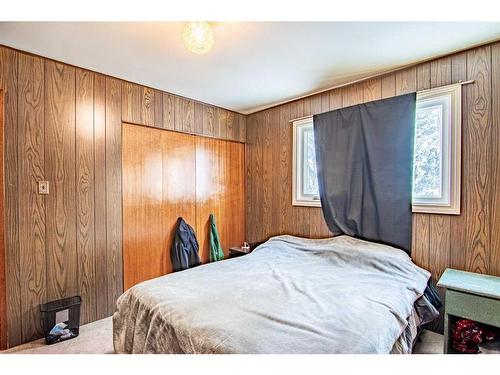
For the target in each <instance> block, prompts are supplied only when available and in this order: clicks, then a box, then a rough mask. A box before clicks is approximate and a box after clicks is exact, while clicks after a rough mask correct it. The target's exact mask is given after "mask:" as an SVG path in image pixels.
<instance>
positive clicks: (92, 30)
mask: <svg viewBox="0 0 500 375" xmlns="http://www.w3.org/2000/svg"><path fill="white" fill-rule="evenodd" d="M182 26H183V24H182V23H180V22H163V23H152V22H137V23H123V22H104V23H102V22H101V23H97V22H89V23H77V22H64V23H61V22H59V23H58V22H47V23H36V22H0V44H4V45H7V46H11V47H14V48H18V49H21V50H25V51H28V52H32V53H35V54H39V55H42V56H46V57H50V58H53V59H56V60H60V61H63V62H66V63H69V64H73V65H77V66H80V67H83V68H88V69H91V70H94V71H97V72H101V73H105V74H109V75H112V76H115V77H118V78H122V79H125V80H129V81H133V82H137V83H141V84H143V85H146V86H151V87H154V88H158V89H161V90H165V91H169V92H172V93H175V94H178V95H183V96H186V97H189V98H193V99H197V100H200V101H203V102H206V103H211V104H214V105H218V106H221V107H224V108H227V109H231V110H234V111H237V112H241V113H251V112H254V111H256V110H258V109H262V108H265V107H269V106H271V105H275V104H278V103H282V102H285V101H288V100H290V99H294V98H297V97H300V96H303V95H306V94H310V93H313V92H318V91H321V90H324V89H327V88H329V87H333V86H336V85H339V84H343V83H346V82H349V81H352V80H355V79H359V78H363V77H367V76H370V75H373V74H376V73H380V72H384V71H387V70H391V69H394V68H396V67H399V66H403V65H407V64H410V63H413V62H417V61H420V60H424V59H428V58H431V57H435V56H439V55H443V54H447V53H450V52H453V51H456V50H460V49H464V48H466V47H470V46H473V45H477V44H480V43H483V42H487V41H490V40H495V39H498V38H500V22H499V23H485V22H482V23H481V22H476V23H474V22H446V23H435V22H396V23H390V22H249V23H245V22H242V23H233V22H213V23H212V26H213V27H214V31H215V38H216V40H215V46H214V48H213V50H212V51H211V52H209V53H208V54H206V55H195V54H193V53H191V52H189V51H187V50H186V49H185V48H184V45H183V43H182V40H181V32H182Z"/></svg>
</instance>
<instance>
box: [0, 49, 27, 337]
mask: <svg viewBox="0 0 500 375" xmlns="http://www.w3.org/2000/svg"><path fill="white" fill-rule="evenodd" d="M18 56H19V53H18V52H16V51H14V50H11V49H9V48H5V47H0V89H3V90H4V124H3V125H4V127H3V130H4V155H5V158H4V166H3V173H4V183H5V185H4V189H5V190H4V197H5V201H4V204H5V206H4V210H5V212H4V220H5V223H4V225H5V226H4V228H5V250H6V254H5V262H6V264H5V265H6V275H5V277H6V282H7V296H6V297H7V299H6V300H7V330H8V335H7V341H8V343H7V344H8V346H15V345H18V344H20V343H22V332H21V325H20V324H19V322H20V321H21V284H20V268H21V267H20V259H19V258H20V248H19V222H18V215H19V210H18V202H19V199H17V196H18V193H19V192H18V150H17V147H18V141H17V138H18V119H17V113H18V105H17V102H18Z"/></svg>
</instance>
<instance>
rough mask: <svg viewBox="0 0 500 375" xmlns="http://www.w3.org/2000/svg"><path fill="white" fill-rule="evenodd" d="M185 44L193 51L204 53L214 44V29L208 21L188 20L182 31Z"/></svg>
mask: <svg viewBox="0 0 500 375" xmlns="http://www.w3.org/2000/svg"><path fill="white" fill-rule="evenodd" d="M182 39H184V45H185V46H186V48H187V49H188V50H190V51H191V52H193V53H197V54H203V53H207V52H208V51H210V50H211V49H212V46H213V45H214V42H215V38H214V31H213V29H212V26H210V24H209V23H208V22H188V23H186V25H185V26H184V30H183V31H182Z"/></svg>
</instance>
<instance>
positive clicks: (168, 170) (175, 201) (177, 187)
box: [161, 132, 201, 273]
mask: <svg viewBox="0 0 500 375" xmlns="http://www.w3.org/2000/svg"><path fill="white" fill-rule="evenodd" d="M161 141H162V151H163V198H162V199H163V206H162V220H163V225H162V226H163V231H162V233H163V237H164V240H163V256H164V258H165V261H163V262H162V264H164V265H165V268H164V270H163V271H164V273H169V272H171V271H172V263H171V261H170V247H171V244H172V241H173V238H174V233H175V230H176V229H177V227H176V225H175V224H176V223H177V218H178V217H183V218H184V220H185V221H186V222H187V223H188V224H189V225H191V226H192V227H193V228H194V229H195V230H196V214H197V212H196V203H195V202H196V201H195V200H196V186H197V185H198V184H199V183H201V182H199V181H198V180H197V179H196V177H197V175H196V170H197V164H196V161H197V159H196V144H195V136H193V135H189V134H181V133H174V132H164V134H162V138H161ZM172 156H173V157H172ZM172 176H175V177H174V178H172ZM196 234H197V237H198V239H199V234H198V233H196Z"/></svg>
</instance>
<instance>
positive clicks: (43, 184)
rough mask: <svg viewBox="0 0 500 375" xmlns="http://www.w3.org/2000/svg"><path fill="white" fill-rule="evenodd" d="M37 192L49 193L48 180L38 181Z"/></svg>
mask: <svg viewBox="0 0 500 375" xmlns="http://www.w3.org/2000/svg"><path fill="white" fill-rule="evenodd" d="M38 194H49V181H38Z"/></svg>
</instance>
